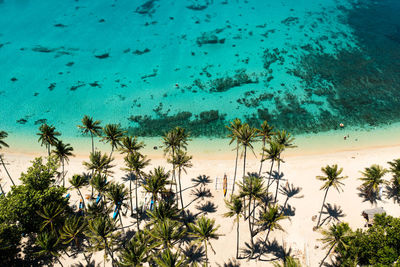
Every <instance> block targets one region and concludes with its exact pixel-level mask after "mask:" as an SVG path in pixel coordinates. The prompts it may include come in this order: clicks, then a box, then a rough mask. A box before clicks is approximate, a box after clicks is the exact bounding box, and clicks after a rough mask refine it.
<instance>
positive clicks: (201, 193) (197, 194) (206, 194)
mask: <svg viewBox="0 0 400 267" xmlns="http://www.w3.org/2000/svg"><path fill="white" fill-rule="evenodd" d="M190 195H191V196H193V197H194V198H193V199H192V200H191V201H190V202H189V203H188V204H187V205H186V206H185V209H186V208H188V207H189V206H190V205H191V204H192V203H193V202H195V201H196V200H198V199H201V200H204V199H205V198H210V197H212V194H211V191H210V189H208V188H205V187H200V188H196V189H192V191H191V192H190Z"/></svg>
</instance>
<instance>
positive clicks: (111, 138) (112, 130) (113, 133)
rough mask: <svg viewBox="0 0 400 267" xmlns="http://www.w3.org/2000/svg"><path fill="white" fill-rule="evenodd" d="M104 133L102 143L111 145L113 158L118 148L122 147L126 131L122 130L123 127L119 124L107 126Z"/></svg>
mask: <svg viewBox="0 0 400 267" xmlns="http://www.w3.org/2000/svg"><path fill="white" fill-rule="evenodd" d="M103 132H104V136H103V137H102V138H101V141H103V142H106V143H110V145H111V153H110V158H111V156H112V153H113V152H114V149H118V147H120V146H121V140H122V137H123V136H124V133H125V131H123V130H122V129H121V126H120V125H119V124H106V126H105V127H104V128H103Z"/></svg>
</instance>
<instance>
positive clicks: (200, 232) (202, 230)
mask: <svg viewBox="0 0 400 267" xmlns="http://www.w3.org/2000/svg"><path fill="white" fill-rule="evenodd" d="M189 228H190V229H191V231H192V232H191V233H190V235H191V236H193V237H195V238H196V239H197V240H196V241H195V242H196V243H200V244H201V243H202V242H204V248H205V252H206V262H205V265H206V266H208V254H207V243H208V244H209V245H210V247H211V249H212V251H213V252H214V254H215V251H214V249H213V247H212V245H211V243H210V241H211V239H218V238H219V236H220V235H219V234H217V230H218V228H219V225H218V226H215V220H214V219H209V218H206V217H204V216H202V217H200V218H199V219H197V220H196V222H195V223H189Z"/></svg>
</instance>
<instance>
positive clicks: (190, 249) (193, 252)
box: [182, 245, 206, 266]
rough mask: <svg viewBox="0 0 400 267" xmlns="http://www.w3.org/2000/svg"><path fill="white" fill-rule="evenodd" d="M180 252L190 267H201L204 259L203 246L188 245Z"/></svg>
mask: <svg viewBox="0 0 400 267" xmlns="http://www.w3.org/2000/svg"><path fill="white" fill-rule="evenodd" d="M182 252H183V254H185V256H186V259H187V261H188V263H189V264H190V266H192V265H193V266H196V265H198V266H201V264H202V263H203V262H204V260H205V257H206V253H205V250H204V247H203V246H196V245H190V246H187V247H186V248H185V249H184V250H183V251H182Z"/></svg>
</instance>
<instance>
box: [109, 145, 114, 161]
mask: <svg viewBox="0 0 400 267" xmlns="http://www.w3.org/2000/svg"><path fill="white" fill-rule="evenodd" d="M113 152H114V146H111V153H110V159H111V157H112V154H113Z"/></svg>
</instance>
